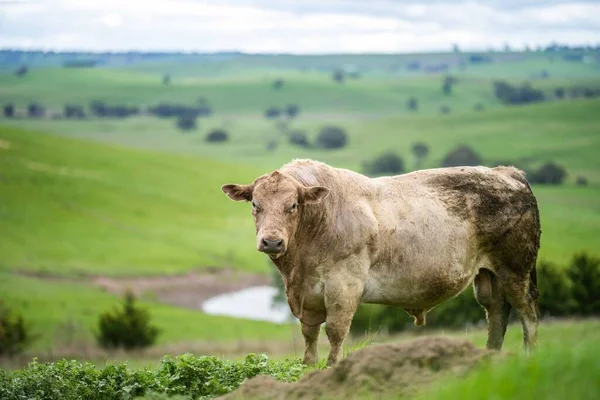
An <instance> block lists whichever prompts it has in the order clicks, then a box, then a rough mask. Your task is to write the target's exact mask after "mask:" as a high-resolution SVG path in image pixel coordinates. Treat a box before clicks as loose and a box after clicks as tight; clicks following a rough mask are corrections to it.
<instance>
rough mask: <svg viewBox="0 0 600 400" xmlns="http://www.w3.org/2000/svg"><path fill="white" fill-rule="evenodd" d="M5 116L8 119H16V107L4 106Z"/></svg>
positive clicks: (12, 105)
mask: <svg viewBox="0 0 600 400" xmlns="http://www.w3.org/2000/svg"><path fill="white" fill-rule="evenodd" d="M4 116H5V117H6V118H14V116H15V105H14V104H12V103H10V104H6V105H5V106H4Z"/></svg>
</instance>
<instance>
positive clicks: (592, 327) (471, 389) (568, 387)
mask: <svg viewBox="0 0 600 400" xmlns="http://www.w3.org/2000/svg"><path fill="white" fill-rule="evenodd" d="M599 328H600V323H599V322H598V321H587V322H580V323H571V324H552V325H548V326H545V325H544V324H542V325H541V328H540V348H539V351H538V352H537V353H534V354H533V355H532V356H529V357H528V356H526V355H524V354H517V355H514V356H511V357H509V358H508V359H507V360H506V361H503V362H492V363H489V364H486V365H485V366H483V367H482V368H478V369H476V370H475V371H474V372H473V373H471V374H470V375H468V376H467V377H466V378H465V379H460V380H457V379H456V378H454V377H452V378H448V379H445V380H444V381H442V382H438V383H436V384H435V385H434V386H432V387H431V388H429V389H427V390H425V391H423V392H422V393H421V394H420V395H419V396H417V397H416V398H417V399H448V398H460V399H465V400H467V399H511V400H513V399H540V400H541V399H567V398H574V399H590V400H591V399H597V398H598V396H599V395H600V379H599V376H600V361H598V360H599V356H600V354H599V351H598V346H597V343H598V339H599V338H600V335H599V334H598V329H599ZM512 336H513V335H510V336H509V338H508V339H509V342H513V340H512ZM480 341H481V340H480ZM508 347H509V348H512V347H514V346H508Z"/></svg>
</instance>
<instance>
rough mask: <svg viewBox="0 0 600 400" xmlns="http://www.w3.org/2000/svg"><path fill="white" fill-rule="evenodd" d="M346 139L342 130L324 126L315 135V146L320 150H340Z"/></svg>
mask: <svg viewBox="0 0 600 400" xmlns="http://www.w3.org/2000/svg"><path fill="white" fill-rule="evenodd" d="M347 141H348V137H347V135H346V131H345V130H344V129H343V128H340V127H337V126H326V127H323V128H322V129H321V131H320V132H319V134H318V135H317V140H316V142H315V145H316V146H317V147H320V148H322V149H341V148H342V147H344V146H345V145H346V143H347Z"/></svg>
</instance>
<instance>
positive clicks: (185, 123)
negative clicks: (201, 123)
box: [177, 116, 198, 131]
mask: <svg viewBox="0 0 600 400" xmlns="http://www.w3.org/2000/svg"><path fill="white" fill-rule="evenodd" d="M197 126H198V124H197V123H196V117H193V116H182V117H179V118H177V127H178V128H179V129H181V130H182V131H191V130H194V129H196V127H197Z"/></svg>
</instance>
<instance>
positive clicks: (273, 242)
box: [258, 238, 285, 255]
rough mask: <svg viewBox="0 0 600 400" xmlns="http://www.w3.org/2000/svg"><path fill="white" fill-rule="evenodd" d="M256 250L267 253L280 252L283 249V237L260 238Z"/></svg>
mask: <svg viewBox="0 0 600 400" xmlns="http://www.w3.org/2000/svg"><path fill="white" fill-rule="evenodd" d="M258 251H262V252H263V253H266V254H269V255H276V254H281V253H283V252H284V251H285V244H284V243H283V239H266V238H264V239H261V241H260V244H259V245H258Z"/></svg>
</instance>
